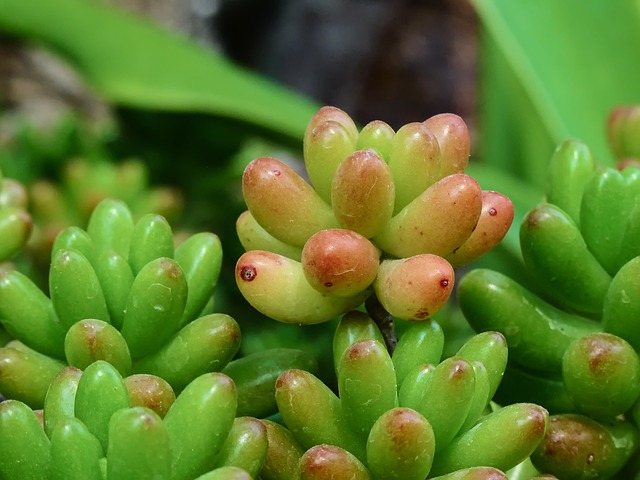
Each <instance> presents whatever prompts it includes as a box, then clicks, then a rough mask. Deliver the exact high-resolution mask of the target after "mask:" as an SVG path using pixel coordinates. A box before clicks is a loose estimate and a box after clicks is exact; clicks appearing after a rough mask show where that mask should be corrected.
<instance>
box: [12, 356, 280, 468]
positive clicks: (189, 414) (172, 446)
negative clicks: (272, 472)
mask: <svg viewBox="0 0 640 480" xmlns="http://www.w3.org/2000/svg"><path fill="white" fill-rule="evenodd" d="M129 378H131V377H129ZM150 379H151V376H146V381H142V382H140V381H136V382H127V379H123V378H122V376H121V375H120V373H119V372H118V370H117V369H116V368H115V367H113V366H112V365H111V364H109V363H107V362H105V361H102V360H98V361H96V362H94V363H92V364H90V365H88V366H87V367H86V368H85V369H84V371H82V370H79V369H77V368H75V367H66V368H65V369H63V370H62V371H61V372H60V373H59V374H58V375H57V376H56V377H55V378H54V380H53V382H52V383H51V386H50V387H49V389H48V392H47V395H46V399H45V403H44V409H43V410H42V411H41V412H34V411H33V410H31V408H29V407H28V406H27V405H26V404H24V403H22V402H20V401H19V400H7V401H5V402H2V403H0V447H1V448H0V477H2V478H3V479H5V480H32V479H34V480H35V479H43V480H47V479H51V480H58V479H59V480H66V479H83V480H104V479H106V480H123V479H132V480H133V479H136V480H144V479H149V480H152V479H153V480H161V479H164V480H194V479H197V480H213V479H229V480H231V479H234V480H248V479H251V478H253V477H254V476H255V475H256V474H257V472H258V471H259V470H260V469H261V467H262V464H263V462H264V459H265V457H266V452H267V434H266V428H265V427H264V426H263V424H262V423H261V422H260V421H258V420H257V419H255V418H251V417H236V406H237V392H236V389H235V385H234V383H233V381H232V380H231V379H230V378H229V377H228V376H226V375H224V374H222V373H213V372H212V373H205V374H202V375H200V376H198V377H196V378H195V379H193V380H192V381H191V382H190V383H189V384H188V385H187V386H186V387H185V388H184V389H183V390H182V392H181V393H180V394H179V395H178V396H177V397H175V396H172V394H173V392H172V391H171V387H170V386H169V385H168V384H166V382H164V381H162V380H161V379H158V378H155V379H153V380H154V382H155V383H156V384H157V385H160V387H159V388H155V389H154V388H149V386H150V383H149V382H148V380H150ZM169 392H170V394H168V393H169ZM159 393H160V395H158V394H159Z"/></svg>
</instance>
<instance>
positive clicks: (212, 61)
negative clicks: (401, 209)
mask: <svg viewBox="0 0 640 480" xmlns="http://www.w3.org/2000/svg"><path fill="white" fill-rule="evenodd" d="M638 52H640V0H618V1H616V2H611V1H609V0H591V1H589V2H584V1H579V0H562V1H558V0H520V1H518V2H514V1H512V0H473V1H471V2H469V1H467V0H449V1H448V0H431V1H428V2H420V1H409V0H403V1H400V0H397V1H386V0H367V1H364V0H347V1H340V0H321V1H320V0H297V1H296V0H268V1H264V0H262V1H260V0H165V1H149V2H145V1H144V0H118V1H115V0H112V1H98V0H30V1H28V2H25V1H24V0H0V168H2V170H3V171H4V173H5V175H6V176H9V177H13V178H16V179H18V180H21V181H23V182H24V183H26V184H27V185H28V186H29V185H32V184H33V183H34V182H35V181H36V180H38V179H43V178H44V179H48V180H49V181H52V182H56V181H57V182H62V183H64V181H63V178H62V177H63V175H64V171H65V169H64V165H65V164H66V162H68V161H69V160H70V159H73V158H78V157H79V158H83V159H84V160H85V161H87V162H88V163H104V162H113V163H119V162H123V161H125V160H129V159H132V158H137V159H140V160H141V161H142V162H144V165H145V166H146V167H147V169H148V180H149V182H150V184H154V185H155V184H162V185H169V186H171V187H172V188H176V189H178V190H179V191H181V192H182V195H183V196H184V198H183V201H184V205H185V208H184V209H183V210H182V215H181V218H180V219H179V220H176V223H177V225H176V227H179V228H184V229H186V230H210V231H213V232H215V233H217V234H218V235H219V236H220V238H221V240H222V242H223V246H224V251H225V258H226V263H225V267H224V268H223V272H222V277H221V282H220V287H219V289H218V293H217V301H218V310H219V311H224V312H227V313H230V314H232V315H234V317H236V318H237V319H238V321H239V322H240V323H241V325H242V326H243V328H246V329H252V330H254V331H256V333H260V335H245V340H244V342H243V347H242V348H243V351H244V352H245V353H249V352H251V351H257V350H261V349H263V348H267V347H272V346H281V345H282V344H285V345H286V344H296V345H299V344H300V342H301V341H304V342H305V343H307V344H308V345H310V346H315V347H313V348H316V349H318V350H320V349H323V348H325V346H326V345H325V344H324V343H323V342H321V341H317V339H318V337H319V336H320V337H322V336H324V337H323V338H325V339H326V340H327V341H329V339H330V336H331V335H332V332H333V329H332V328H331V326H316V327H308V328H305V329H299V328H297V327H295V326H289V325H281V324H275V322H272V321H258V319H259V314H257V313H255V312H254V311H251V310H250V309H249V307H248V306H247V305H246V304H245V302H243V301H242V299H241V297H240V298H239V297H238V294H237V292H236V287H235V282H234V280H233V266H234V264H235V259H236V258H238V256H239V255H240V254H241V246H240V245H239V243H238V241H237V239H236V236H235V228H234V224H235V219H236V218H237V216H238V214H239V213H240V212H241V211H242V210H244V204H243V201H242V196H241V192H240V189H239V180H240V176H241V173H242V171H243V169H244V166H245V165H246V164H247V163H248V162H249V161H251V160H252V159H253V158H255V157H257V156H260V155H273V156H277V157H278V158H281V159H283V160H285V161H287V162H289V163H290V164H292V165H296V164H299V161H300V158H301V143H302V136H303V132H304V129H305V127H306V124H307V121H308V120H309V118H310V117H311V115H312V114H313V113H314V112H315V110H316V109H317V108H318V107H319V106H320V105H324V104H330V105H335V106H338V107H340V108H342V109H344V110H345V111H347V112H348V113H349V114H350V115H351V116H352V117H353V118H354V119H355V120H356V121H357V122H359V123H361V124H365V123H366V122H369V121H371V120H374V119H381V120H385V121H386V122H388V123H389V124H390V125H391V126H392V127H394V128H399V127H400V126H401V125H403V124H405V123H408V122H412V121H422V120H424V119H426V118H427V117H429V116H431V115H434V114H437V113H441V112H445V111H450V112H454V113H457V114H459V115H461V116H462V117H463V118H464V119H465V121H466V122H467V124H468V125H469V126H470V129H471V132H472V148H473V152H472V160H471V163H470V167H469V172H470V173H471V174H472V175H474V176H475V177H476V178H477V179H478V180H479V181H480V183H481V185H482V187H483V188H485V189H493V190H498V191H500V192H502V193H504V194H507V195H508V196H510V197H511V198H512V200H513V202H514V204H515V207H516V217H515V221H514V225H513V227H512V229H511V230H510V232H509V234H508V235H507V237H506V238H505V240H504V242H503V244H502V245H501V246H500V248H498V249H496V250H495V251H494V252H492V253H491V254H489V255H487V256H485V257H483V258H482V259H480V260H479V261H478V262H477V265H483V266H491V267H493V268H496V269H499V270H502V271H505V273H509V274H510V275H511V276H513V277H515V278H516V279H519V280H521V281H523V282H524V283H525V284H526V282H527V279H526V277H524V276H523V275H522V270H521V262H520V253H519V252H520V251H519V246H518V226H519V223H520V220H521V219H522V218H523V216H524V214H525V213H526V211H527V210H528V209H529V208H530V207H531V206H533V205H534V204H535V203H536V202H537V201H538V200H539V199H540V198H541V196H542V194H541V192H542V187H543V185H544V172H545V169H546V164H547V161H548V159H549V157H550V155H551V152H552V151H553V149H554V148H555V146H556V145H557V144H558V143H559V142H560V141H562V140H563V139H565V138H568V137H576V138H579V139H581V140H583V141H584V142H586V143H587V144H588V145H589V146H590V147H591V148H592V151H593V152H594V154H595V157H596V158H597V160H598V161H600V162H602V163H604V164H611V163H612V156H611V152H610V151H609V147H608V145H607V143H606V137H605V133H606V131H605V122H606V116H607V114H608V112H609V111H610V110H611V109H612V108H613V107H614V106H617V105H620V104H629V103H639V102H640V88H639V87H638V86H639V85H640V57H638ZM473 266H475V265H472V267H473ZM451 312H454V313H451ZM442 315H448V316H450V317H451V318H450V319H449V321H448V322H445V324H446V325H448V326H449V327H448V328H450V329H451V330H455V329H456V328H459V329H462V330H464V327H462V326H460V325H461V323H460V319H459V318H458V320H456V314H455V308H450V309H448V310H447V311H446V312H443V314H442ZM456 322H458V323H456ZM452 348H453V349H455V347H452Z"/></svg>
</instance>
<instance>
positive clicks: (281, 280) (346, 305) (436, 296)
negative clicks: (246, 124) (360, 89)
mask: <svg viewBox="0 0 640 480" xmlns="http://www.w3.org/2000/svg"><path fill="white" fill-rule="evenodd" d="M469 149H470V146H469V133H468V130H467V126H466V124H465V123H464V121H463V120H462V119H461V118H460V117H458V116H457V115H453V114H442V115H436V116H434V117H431V118H429V119H427V120H426V121H424V122H415V123H410V124H407V125H405V126H403V127H402V128H400V129H399V130H398V131H397V132H394V131H393V129H392V128H391V127H390V126H389V125H387V124H386V123H384V122H382V121H374V122H371V123H369V124H367V125H366V126H364V127H363V128H362V129H361V130H358V128H357V127H356V125H355V124H354V122H353V120H352V119H351V118H350V117H349V116H348V115H347V114H346V113H345V112H343V111H342V110H340V109H337V108H335V107H323V108H322V109H320V110H319V111H318V112H317V113H316V114H315V115H314V116H313V118H312V119H311V121H310V122H309V125H308V127H307V130H306V134H305V137H304V160H305V166H306V171H307V174H308V176H309V179H310V181H311V184H309V183H307V181H306V180H304V179H303V178H302V176H300V175H299V174H298V173H297V172H296V171H295V170H294V169H293V168H291V167H289V166H287V165H286V164H284V163H283V162H281V161H279V160H277V159H275V158H270V157H260V158H257V159H255V160H254V161H252V162H251V163H250V164H249V165H248V166H247V168H246V169H245V171H244V175H243V179H242V189H243V195H244V199H245V202H246V204H247V207H248V210H247V211H246V212H245V213H243V214H242V215H241V216H240V218H239V219H238V222H237V233H238V237H239V238H240V241H241V243H242V245H243V246H244V247H245V249H246V250H247V252H246V253H245V254H244V255H242V256H241V257H240V259H239V260H238V262H237V264H236V282H237V284H238V287H239V289H240V291H241V292H242V294H243V295H244V297H245V298H246V299H247V300H248V301H249V303H250V304H251V305H253V306H254V307H255V308H256V309H257V310H259V311H260V312H262V313H263V314H265V315H266V316H268V317H271V318H273V319H275V320H278V321H281V322H285V323H297V324H314V323H321V322H325V321H328V320H330V319H332V318H335V317H336V316H338V315H340V314H343V313H345V312H347V311H349V310H351V309H353V308H355V307H357V306H359V305H361V304H362V303H363V302H364V301H365V299H367V298H372V297H373V296H375V297H376V298H377V301H378V302H379V303H380V304H381V305H382V307H384V309H385V310H386V311H387V312H389V314H391V315H393V316H394V317H396V318H400V319H404V320H425V319H428V318H431V317H432V316H433V315H434V314H435V313H436V312H437V311H438V310H439V309H440V308H441V307H442V306H443V305H444V304H445V303H446V301H447V299H448V298H449V295H450V293H451V291H452V289H453V286H454V267H456V266H459V265H462V264H465V263H468V262H470V261H472V260H473V259H475V258H477V257H479V256H481V255H482V254H484V253H486V252H487V251H489V250H490V249H491V248H493V247H494V246H495V245H496V244H497V243H498V242H499V241H500V240H501V239H502V237H503V236H504V234H505V233H506V231H507V230H508V228H509V226H510V224H511V221H512V219H513V205H512V204H511V201H510V200H509V199H508V198H507V197H505V196H503V195H501V194H499V193H496V192H493V191H483V190H482V189H481V188H480V186H479V185H478V182H477V181H476V180H475V179H473V178H472V177H471V176H469V175H466V174H465V173H464V170H465V168H466V166H467V162H468V158H469ZM374 303H377V302H374Z"/></svg>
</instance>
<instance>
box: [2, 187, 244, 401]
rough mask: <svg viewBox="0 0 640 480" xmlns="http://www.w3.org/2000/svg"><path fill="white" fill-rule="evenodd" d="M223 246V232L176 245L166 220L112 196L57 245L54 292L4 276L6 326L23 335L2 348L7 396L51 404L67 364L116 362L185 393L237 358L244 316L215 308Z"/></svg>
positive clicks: (13, 274)
mask: <svg viewBox="0 0 640 480" xmlns="http://www.w3.org/2000/svg"><path fill="white" fill-rule="evenodd" d="M221 261H222V249H221V245H220V241H219V239H218V237H217V236H216V235H215V234H213V233H206V232H202V233H197V234H194V235H191V236H190V237H189V238H187V239H186V240H185V241H184V242H183V243H181V244H180V245H179V246H178V247H176V248H174V239H173V234H172V229H171V227H170V225H169V223H168V222H167V221H166V220H165V219H164V217H162V216H160V215H157V214H148V215H145V216H143V217H141V218H140V219H139V220H138V221H137V222H134V220H133V217H132V215H131V212H130V210H129V208H128V207H127V206H126V205H125V203H123V202H122V201H119V200H113V199H107V200H104V201H102V202H101V203H100V204H99V205H98V206H97V207H96V208H95V209H94V211H93V213H92V214H91V218H90V219H89V223H88V226H87V229H86V230H83V229H81V228H79V227H68V228H66V229H65V230H63V231H62V232H61V233H60V234H59V235H58V236H57V237H56V240H55V242H54V246H53V250H52V254H51V269H50V273H49V294H48V295H47V294H46V293H45V292H43V291H42V290H41V289H40V288H39V287H38V286H36V284H35V283H34V282H33V281H31V280H30V279H29V278H28V277H27V276H26V275H24V274H22V273H20V272H19V271H17V270H12V269H5V270H3V271H2V272H1V273H0V322H2V325H3V326H4V328H5V329H6V330H7V332H8V333H9V334H10V335H11V336H12V337H13V338H14V340H13V341H11V342H10V343H9V344H8V345H6V346H5V347H4V348H1V349H0V365H2V367H1V368H2V374H1V375H0V392H2V394H3V395H4V396H5V397H7V398H16V399H19V400H22V401H24V402H25V403H27V404H29V405H30V406H31V407H34V408H39V407H41V406H42V403H43V401H44V396H45V394H46V391H47V388H48V385H49V383H50V381H51V380H52V378H53V377H54V376H55V375H56V374H57V373H58V372H59V371H60V370H62V368H64V367H65V366H66V365H72V366H75V367H78V368H81V369H83V368H85V367H87V366H88V365H89V364H91V363H93V362H94V361H96V360H105V361H108V362H110V363H111V364H112V365H113V366H114V367H115V368H117V369H118V371H119V372H120V374H121V375H123V376H128V375H129V374H131V373H150V374H154V375H157V376H159V377H161V378H163V379H164V380H166V381H167V382H168V383H169V384H170V385H171V386H172V387H173V389H175V390H176V391H180V390H182V389H183V388H184V387H185V386H186V385H187V384H188V383H189V382H190V381H191V380H193V379H194V378H196V377H197V376H199V375H201V374H203V373H205V372H209V371H213V370H222V368H223V367H224V366H225V365H226V364H227V363H228V362H229V361H230V360H231V359H232V358H233V356H234V355H235V354H236V352H237V350H238V347H239V344H240V330H239V327H238V325H237V323H236V322H235V320H234V319H233V318H231V317H229V316H228V315H224V314H221V313H209V312H210V310H211V307H210V306H209V307H207V305H208V304H210V302H211V299H212V294H213V292H214V289H215V286H216V282H217V279H218V275H219V272H220V266H221Z"/></svg>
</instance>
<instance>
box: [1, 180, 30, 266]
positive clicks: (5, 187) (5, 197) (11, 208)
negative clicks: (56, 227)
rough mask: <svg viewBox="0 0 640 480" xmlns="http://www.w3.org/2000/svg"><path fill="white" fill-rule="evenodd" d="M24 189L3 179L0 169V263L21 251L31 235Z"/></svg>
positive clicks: (18, 184)
mask: <svg viewBox="0 0 640 480" xmlns="http://www.w3.org/2000/svg"><path fill="white" fill-rule="evenodd" d="M27 205H28V198H27V193H26V190H25V187H24V186H23V185H22V184H21V183H19V182H17V181H15V180H13V179H11V178H5V177H3V175H2V170H1V169H0V262H4V261H6V260H8V259H10V258H11V257H13V256H14V255H15V254H16V253H18V251H20V249H22V248H23V247H24V245H25V243H26V242H27V240H28V239H29V235H30V234H31V228H32V221H31V215H30V214H29V213H28V211H27Z"/></svg>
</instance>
